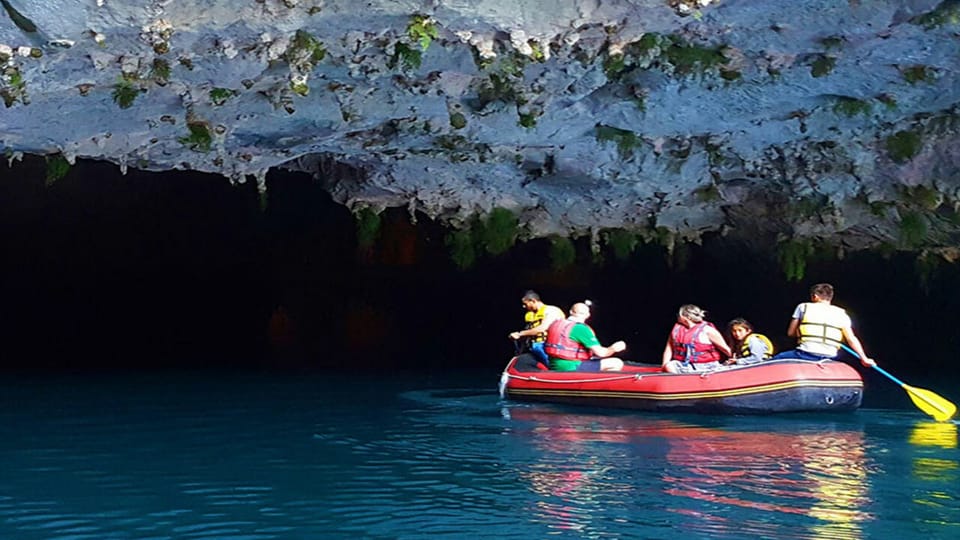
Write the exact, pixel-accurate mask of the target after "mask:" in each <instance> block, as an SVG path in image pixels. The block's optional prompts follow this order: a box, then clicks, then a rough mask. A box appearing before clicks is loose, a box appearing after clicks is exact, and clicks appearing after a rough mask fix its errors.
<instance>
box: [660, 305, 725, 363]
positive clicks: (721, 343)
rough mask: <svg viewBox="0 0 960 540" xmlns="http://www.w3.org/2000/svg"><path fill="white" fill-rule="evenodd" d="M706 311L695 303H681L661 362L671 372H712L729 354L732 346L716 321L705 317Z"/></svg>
mask: <svg viewBox="0 0 960 540" xmlns="http://www.w3.org/2000/svg"><path fill="white" fill-rule="evenodd" d="M705 315H706V311H704V310H702V309H700V308H699V307H697V306H695V305H693V304H684V305H682V306H680V310H679V312H678V313H677V321H676V323H675V324H674V325H673V328H672V329H671V330H670V335H669V336H668V337H667V344H666V346H665V347H664V349H663V357H662V360H661V363H662V365H663V370H664V371H666V372H668V373H693V372H707V371H713V370H715V369H718V368H719V367H720V361H721V360H723V359H724V358H725V357H728V356H730V347H729V346H728V345H727V342H726V341H725V340H724V339H723V336H722V335H720V332H719V331H718V330H717V329H716V328H715V327H714V326H713V324H711V323H709V322H707V321H705V320H704V316H705Z"/></svg>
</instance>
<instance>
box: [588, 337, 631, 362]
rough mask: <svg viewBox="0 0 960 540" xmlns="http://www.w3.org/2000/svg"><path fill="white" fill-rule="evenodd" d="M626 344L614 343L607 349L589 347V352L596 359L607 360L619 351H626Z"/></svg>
mask: <svg viewBox="0 0 960 540" xmlns="http://www.w3.org/2000/svg"><path fill="white" fill-rule="evenodd" d="M626 348H627V344H626V343H624V342H622V341H617V342H614V343H613V344H612V345H610V346H609V347H604V346H603V345H594V346H593V347H590V352H591V353H593V355H594V356H596V357H597V358H609V357H611V356H613V355H615V354H617V353H618V352H620V351H623V350H626Z"/></svg>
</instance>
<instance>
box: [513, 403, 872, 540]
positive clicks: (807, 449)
mask: <svg viewBox="0 0 960 540" xmlns="http://www.w3.org/2000/svg"><path fill="white" fill-rule="evenodd" d="M510 417H511V419H512V420H515V421H518V422H520V423H524V422H529V423H530V424H529V426H528V427H529V431H527V430H520V431H514V432H515V433H522V434H523V435H524V436H528V437H529V439H530V440H531V442H532V444H533V445H535V450H536V451H537V452H538V456H539V458H538V459H537V461H536V462H535V463H534V464H532V466H531V467H530V469H529V470H528V471H525V472H523V473H521V474H522V476H523V477H524V478H525V479H526V480H527V481H528V482H529V483H530V486H531V489H532V490H533V491H534V492H535V493H536V494H537V495H539V496H541V499H540V500H539V501H538V502H537V503H535V504H534V508H531V509H529V510H530V513H531V514H532V515H533V516H534V517H533V519H536V520H537V521H542V522H543V523H545V524H548V526H551V527H556V528H559V529H567V530H574V531H577V533H578V535H579V536H582V537H587V538H600V537H608V536H611V535H613V536H616V534H615V532H614V531H622V530H624V524H625V523H626V524H630V525H635V527H636V531H637V534H639V535H640V536H642V537H647V538H661V537H663V538H668V537H673V536H674V535H675V534H677V533H678V532H686V533H690V534H692V535H694V536H697V537H703V536H722V537H731V538H743V537H753V536H766V537H772V536H777V537H779V538H785V537H786V538H836V539H859V538H862V537H863V536H864V535H863V531H862V524H863V523H864V522H866V521H869V520H871V519H872V517H873V516H871V514H870V513H869V512H866V511H864V510H862V509H863V508H865V507H867V506H869V505H870V502H871V501H870V499H869V492H868V485H867V475H868V466H867V459H866V452H865V448H864V434H863V430H862V428H861V427H860V426H857V425H853V426H851V425H846V426H842V427H839V428H838V426H836V425H834V424H830V423H829V422H821V423H817V422H801V423H799V424H798V423H792V422H789V421H784V420H782V419H778V420H756V419H742V418H730V419H726V420H725V419H720V420H716V421H715V422H714V423H720V424H721V425H719V426H717V427H707V426H703V425H696V424H690V423H685V422H678V421H674V420H671V419H663V418H656V417H643V416H635V415H631V416H621V415H609V416H608V415H590V414H566V413H563V412H558V411H557V410H551V409H548V408H521V407H517V408H512V409H510ZM740 420H743V422H739V421H740ZM723 422H726V423H727V424H728V425H722V423H723ZM729 424H733V427H731V425H729ZM605 523H606V524H610V525H609V527H607V526H605ZM628 528H629V529H634V526H631V527H628Z"/></svg>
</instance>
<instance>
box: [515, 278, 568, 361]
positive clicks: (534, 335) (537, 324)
mask: <svg viewBox="0 0 960 540" xmlns="http://www.w3.org/2000/svg"><path fill="white" fill-rule="evenodd" d="M520 302H521V303H522V304H523V309H525V310H527V312H526V313H525V314H524V316H523V320H524V322H525V323H526V327H525V328H524V329H523V330H520V331H518V332H510V339H512V340H514V341H516V340H519V339H522V338H527V339H526V340H525V341H526V343H525V344H524V347H523V348H524V350H529V351H530V352H532V353H533V354H534V355H535V356H536V357H537V360H539V361H541V362H543V363H544V364H547V361H548V360H549V359H548V358H547V353H546V352H544V350H543V343H544V341H546V339H547V330H548V329H549V328H550V325H551V324H553V322H554V321H559V320H561V319H563V318H564V314H563V310H562V309H560V308H558V307H556V306H549V305H547V304H544V303H543V301H542V300H541V299H540V295H539V294H537V293H535V292H533V291H527V292H526V293H524V295H523V298H521V299H520Z"/></svg>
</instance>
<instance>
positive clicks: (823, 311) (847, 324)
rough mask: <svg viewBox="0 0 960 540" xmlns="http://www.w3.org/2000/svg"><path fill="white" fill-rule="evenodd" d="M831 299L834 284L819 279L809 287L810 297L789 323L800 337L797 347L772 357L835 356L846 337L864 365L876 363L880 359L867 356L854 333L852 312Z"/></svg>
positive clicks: (792, 332) (793, 333) (791, 331)
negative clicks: (851, 318) (850, 313)
mask: <svg viewBox="0 0 960 540" xmlns="http://www.w3.org/2000/svg"><path fill="white" fill-rule="evenodd" d="M832 302H833V285H830V284H829V283H817V284H816V285H814V286H812V287H810V301H809V302H803V303H801V304H798V305H797V307H796V308H795V309H794V310H793V318H791V319H790V325H789V326H788V327H787V335H788V336H789V337H795V338H797V341H798V344H797V348H796V349H792V350H789V351H783V352H782V353H780V354H778V355H776V356H774V357H773V358H774V359H781V358H799V359H801V360H812V361H820V360H833V359H835V358H836V357H837V353H838V352H839V351H840V348H841V347H842V346H843V343H844V341H846V342H847V344H849V345H850V348H852V349H853V351H854V353H855V354H856V356H857V357H859V358H860V362H861V363H862V364H863V365H864V366H866V367H872V366H876V365H877V363H876V362H875V361H874V360H873V359H872V358H870V357H868V356H867V353H866V352H864V350H863V345H862V344H861V343H860V339H859V338H858V337H857V335H856V333H854V331H853V325H852V323H851V321H850V316H849V315H847V312H846V311H845V310H844V309H843V308H840V307H837V306H834V305H832Z"/></svg>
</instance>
